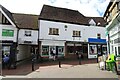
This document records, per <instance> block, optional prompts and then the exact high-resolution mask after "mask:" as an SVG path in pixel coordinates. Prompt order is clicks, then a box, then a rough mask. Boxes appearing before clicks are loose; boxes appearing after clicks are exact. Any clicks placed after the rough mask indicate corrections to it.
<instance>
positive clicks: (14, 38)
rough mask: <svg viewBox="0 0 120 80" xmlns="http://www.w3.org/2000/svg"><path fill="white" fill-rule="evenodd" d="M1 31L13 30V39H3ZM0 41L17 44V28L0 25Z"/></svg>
mask: <svg viewBox="0 0 120 80" xmlns="http://www.w3.org/2000/svg"><path fill="white" fill-rule="evenodd" d="M2 29H9V30H14V37H4V36H2ZM0 40H8V41H9V40H11V41H13V42H17V28H15V27H14V26H12V25H3V24H0Z"/></svg>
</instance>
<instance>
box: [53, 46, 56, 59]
mask: <svg viewBox="0 0 120 80" xmlns="http://www.w3.org/2000/svg"><path fill="white" fill-rule="evenodd" d="M55 54H56V51H55V49H54V48H53V60H54V61H55V57H56V56H55Z"/></svg>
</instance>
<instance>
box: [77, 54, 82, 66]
mask: <svg viewBox="0 0 120 80" xmlns="http://www.w3.org/2000/svg"><path fill="white" fill-rule="evenodd" d="M78 60H79V65H81V55H80V54H79V58H78Z"/></svg>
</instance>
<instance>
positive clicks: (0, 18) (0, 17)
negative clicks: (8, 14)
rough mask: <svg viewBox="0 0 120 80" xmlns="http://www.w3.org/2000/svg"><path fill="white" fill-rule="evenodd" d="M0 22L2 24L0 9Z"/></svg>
mask: <svg viewBox="0 0 120 80" xmlns="http://www.w3.org/2000/svg"><path fill="white" fill-rule="evenodd" d="M0 24H2V13H1V11H0Z"/></svg>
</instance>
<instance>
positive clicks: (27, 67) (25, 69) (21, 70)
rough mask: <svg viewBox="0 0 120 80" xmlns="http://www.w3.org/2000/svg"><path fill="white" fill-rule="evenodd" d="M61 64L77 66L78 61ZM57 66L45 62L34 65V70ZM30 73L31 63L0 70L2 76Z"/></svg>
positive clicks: (84, 61)
mask: <svg viewBox="0 0 120 80" xmlns="http://www.w3.org/2000/svg"><path fill="white" fill-rule="evenodd" d="M81 63H82V64H89V63H96V60H83V61H82V62H81ZM61 64H68V65H73V66H74V65H78V64H79V61H78V60H65V61H61ZM53 65H58V61H46V62H42V63H36V64H35V67H34V69H35V70H37V69H39V67H41V66H53ZM31 72H32V65H31V62H30V61H28V62H25V63H24V64H21V65H18V66H17V69H10V70H8V69H2V75H3V76H4V75H27V74H29V73H31Z"/></svg>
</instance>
